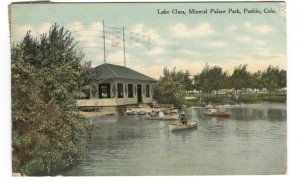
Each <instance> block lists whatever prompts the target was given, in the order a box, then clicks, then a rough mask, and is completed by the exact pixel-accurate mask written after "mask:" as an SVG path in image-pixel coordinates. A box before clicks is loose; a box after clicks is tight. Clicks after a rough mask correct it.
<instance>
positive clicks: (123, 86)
mask: <svg viewBox="0 0 300 181" xmlns="http://www.w3.org/2000/svg"><path fill="white" fill-rule="evenodd" d="M89 76H90V78H91V79H92V85H91V88H90V91H89V96H88V97H89V98H88V99H81V100H78V105H79V107H99V108H103V107H111V108H117V109H115V110H116V111H117V110H121V109H122V108H123V107H124V106H129V105H139V104H143V105H145V104H146V105H147V104H152V102H153V85H154V83H155V82H156V81H157V80H155V79H153V78H151V77H149V76H147V75H144V74H142V73H140V72H137V71H135V70H132V69H130V68H128V67H125V66H120V65H114V64H108V63H104V64H102V65H99V66H97V67H95V68H93V69H91V70H90V72H89Z"/></svg>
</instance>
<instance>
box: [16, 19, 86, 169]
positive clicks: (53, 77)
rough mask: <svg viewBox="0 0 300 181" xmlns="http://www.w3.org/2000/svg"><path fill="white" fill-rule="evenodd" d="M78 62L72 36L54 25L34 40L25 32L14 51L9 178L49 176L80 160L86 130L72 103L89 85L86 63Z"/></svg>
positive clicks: (80, 60) (81, 55)
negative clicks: (13, 174)
mask: <svg viewBox="0 0 300 181" xmlns="http://www.w3.org/2000/svg"><path fill="white" fill-rule="evenodd" d="M83 58H84V55H83V53H82V52H81V51H79V50H78V49H77V48H76V43H75V42H74V39H73V37H72V36H71V33H70V32H69V31H67V30H65V29H64V28H63V27H62V28H59V27H58V26H57V25H56V24H55V25H53V26H52V27H51V28H50V30H49V34H43V35H41V36H40V38H39V39H38V38H33V37H32V36H31V35H30V32H27V34H26V36H25V37H24V39H23V41H22V42H19V43H17V44H16V45H13V47H12V54H11V60H12V62H11V71H12V80H11V81H12V90H11V91H12V148H13V151H12V166H13V171H14V172H21V173H22V174H30V173H31V171H32V170H33V169H30V168H40V169H41V171H46V172H47V174H50V173H51V171H52V170H53V169H55V168H56V167H58V166H69V165H70V164H72V161H73V160H74V159H75V158H78V157H79V156H81V155H82V150H80V149H79V148H78V144H79V142H80V141H81V138H82V134H83V133H84V132H85V131H86V129H87V128H89V126H90V125H89V123H88V122H87V121H86V120H85V119H83V118H81V117H80V116H79V114H78V112H77V107H76V98H77V97H80V96H82V95H83V93H82V92H81V91H80V90H81V89H82V88H83V87H85V86H87V85H88V84H89V83H88V81H87V80H88V79H87V77H86V76H85V75H86V71H87V69H88V68H89V63H87V62H83Z"/></svg>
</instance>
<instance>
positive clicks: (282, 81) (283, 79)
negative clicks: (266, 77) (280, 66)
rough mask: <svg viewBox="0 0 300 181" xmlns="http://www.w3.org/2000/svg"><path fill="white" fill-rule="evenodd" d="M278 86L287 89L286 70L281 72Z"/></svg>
mask: <svg viewBox="0 0 300 181" xmlns="http://www.w3.org/2000/svg"><path fill="white" fill-rule="evenodd" d="M278 85H279V87H280V88H284V87H286V70H280V72H279V76H278Z"/></svg>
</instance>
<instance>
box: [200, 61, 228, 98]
mask: <svg viewBox="0 0 300 181" xmlns="http://www.w3.org/2000/svg"><path fill="white" fill-rule="evenodd" d="M194 81H195V87H196V89H198V90H202V91H203V92H204V93H209V94H210V93H211V92H212V91H213V90H219V89H222V88H225V87H226V86H227V84H226V83H227V73H226V72H223V71H222V68H221V67H218V66H213V67H210V66H209V65H208V64H206V66H205V67H204V69H202V71H201V72H200V73H199V74H197V75H195V76H194Z"/></svg>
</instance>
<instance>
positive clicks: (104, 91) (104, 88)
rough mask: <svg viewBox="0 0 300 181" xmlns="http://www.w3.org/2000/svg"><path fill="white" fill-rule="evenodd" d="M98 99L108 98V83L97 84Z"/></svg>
mask: <svg viewBox="0 0 300 181" xmlns="http://www.w3.org/2000/svg"><path fill="white" fill-rule="evenodd" d="M99 98H100V99H103V98H110V83H106V84H99Z"/></svg>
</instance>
